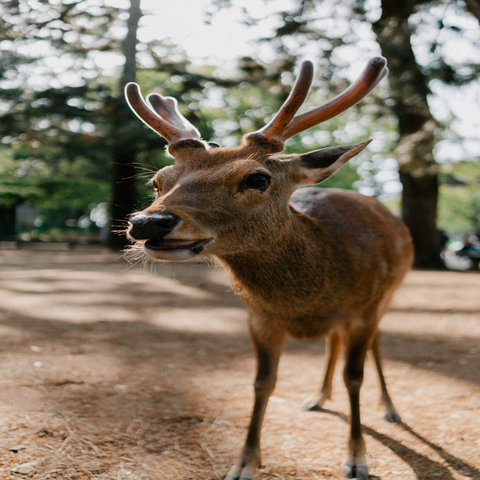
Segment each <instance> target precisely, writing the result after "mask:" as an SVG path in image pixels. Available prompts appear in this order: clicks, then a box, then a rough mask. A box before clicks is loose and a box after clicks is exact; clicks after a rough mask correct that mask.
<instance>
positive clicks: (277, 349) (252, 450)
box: [225, 315, 285, 480]
mask: <svg viewBox="0 0 480 480" xmlns="http://www.w3.org/2000/svg"><path fill="white" fill-rule="evenodd" d="M249 327H250V335H251V338H252V342H253V345H254V347H255V353H256V358H257V376H256V378H255V384H254V386H255V403H254V406H253V413H252V418H251V420H250V426H249V429H248V434H247V439H246V441H245V446H244V447H243V450H242V454H241V455H240V458H239V459H238V461H237V463H236V464H235V465H234V466H233V467H232V469H231V470H230V472H229V473H228V475H227V476H226V477H225V480H253V478H254V476H255V472H256V471H257V468H258V467H259V466H260V460H261V458H260V432H261V429H262V423H263V417H264V415H265V410H266V409H267V403H268V399H269V397H270V395H271V394H272V392H273V390H274V388H275V384H276V382H277V369H278V361H279V359H280V354H281V352H282V348H283V344H284V341H285V332H284V331H279V330H277V329H275V328H272V327H271V326H270V325H268V324H266V323H264V322H262V321H261V320H260V319H259V318H257V317H255V316H253V315H252V316H251V317H250V319H249Z"/></svg>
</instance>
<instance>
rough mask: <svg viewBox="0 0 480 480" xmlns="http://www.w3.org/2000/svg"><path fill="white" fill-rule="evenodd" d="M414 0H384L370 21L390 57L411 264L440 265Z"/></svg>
mask: <svg viewBox="0 0 480 480" xmlns="http://www.w3.org/2000/svg"><path fill="white" fill-rule="evenodd" d="M415 3H419V2H415V1H413V0H410V1H408V0H407V1H398V0H382V16H381V18H380V19H379V20H378V21H377V22H376V23H375V24H374V25H373V29H374V32H375V34H376V36H377V41H378V43H379V44H380V47H381V49H382V54H383V55H384V56H385V58H386V59H387V61H388V67H389V70H390V74H389V82H390V90H391V98H392V100H393V101H394V105H393V107H392V110H393V113H394V114H395V115H396V117H397V119H398V129H399V134H400V139H399V144H398V147H397V149H396V156H397V159H398V162H399V173H400V181H401V182H402V185H403V194H402V209H403V220H404V222H405V224H406V225H407V227H408V228H409V229H410V232H411V234H412V238H413V243H414V246H415V260H414V265H415V266H417V267H422V268H439V267H443V263H442V261H441V259H440V251H439V245H438V240H437V238H438V237H437V229H436V215H437V196H438V165H437V163H436V162H435V159H434V156H433V148H434V146H435V139H434V135H433V133H434V129H435V125H436V124H435V120H434V118H433V116H432V114H431V112H430V109H429V106H428V102H427V95H428V93H429V87H428V79H427V78H426V77H425V75H424V74H423V73H422V70H421V68H420V67H419V65H418V64H417V62H416V59H415V54H414V52H413V48H412V44H411V36H412V33H413V30H412V27H411V26H410V25H409V23H408V19H409V17H410V15H411V14H412V13H413V7H414V4H415Z"/></svg>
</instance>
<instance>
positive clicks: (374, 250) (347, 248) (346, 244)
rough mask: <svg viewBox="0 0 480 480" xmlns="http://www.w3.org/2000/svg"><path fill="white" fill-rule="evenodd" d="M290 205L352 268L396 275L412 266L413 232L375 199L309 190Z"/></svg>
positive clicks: (302, 191)
mask: <svg viewBox="0 0 480 480" xmlns="http://www.w3.org/2000/svg"><path fill="white" fill-rule="evenodd" d="M290 204H291V206H293V207H294V208H295V209H296V210H297V211H299V212H301V213H303V214H305V215H307V216H308V217H309V219H310V220H312V221H313V222H314V224H316V225H317V226H318V229H319V230H318V234H319V235H322V236H323V238H318V240H317V241H318V242H319V243H320V244H323V245H324V246H327V245H328V246H329V247H330V248H332V249H333V251H334V253H335V257H336V258H337V261H341V258H342V257H344V258H345V259H348V260H349V261H350V268H351V269H353V270H355V268H356V266H357V265H359V266H360V268H362V269H363V270H365V269H366V270H369V269H370V268H372V267H374V268H375V269H376V270H380V271H383V270H388V271H390V272H392V273H393V272H395V271H396V270H408V268H409V267H410V264H411V261H412V253H413V247H412V241H411V237H410V233H409V232H408V229H407V227H406V226H405V224H404V223H403V222H402V221H401V220H400V219H398V218H397V217H395V216H394V215H393V214H392V213H391V212H390V211H389V210H388V209H387V208H386V207H385V206H383V205H382V204H381V203H380V202H379V201H378V200H377V199H376V198H374V197H366V196H364V195H361V194H359V193H357V192H354V191H351V190H340V189H323V188H316V187H310V188H302V189H299V190H297V191H296V192H295V193H294V194H293V195H292V197H291V202H290ZM327 237H328V238H327ZM352 273H353V272H352ZM402 276H403V275H402Z"/></svg>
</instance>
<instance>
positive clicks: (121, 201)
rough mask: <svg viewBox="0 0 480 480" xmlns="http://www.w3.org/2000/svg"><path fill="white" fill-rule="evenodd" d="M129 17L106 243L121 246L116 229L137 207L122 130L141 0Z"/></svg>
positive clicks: (131, 156) (131, 151) (130, 153)
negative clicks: (109, 222) (125, 93)
mask: <svg viewBox="0 0 480 480" xmlns="http://www.w3.org/2000/svg"><path fill="white" fill-rule="evenodd" d="M129 14H130V17H129V20H128V32H127V36H126V37H125V40H124V42H123V48H122V51H123V54H124V56H125V66H124V69H123V75H122V78H121V81H120V92H121V98H120V99H119V101H118V103H117V105H116V106H115V107H114V110H115V111H114V124H115V125H116V128H115V129H114V132H113V138H114V141H115V145H114V147H113V158H114V160H113V165H112V182H113V192H112V197H113V199H112V206H111V209H110V210H111V217H112V223H111V225H112V229H111V233H110V237H109V240H108V244H109V246H110V247H112V248H123V247H124V246H125V244H126V239H125V236H124V235H123V234H121V233H120V234H119V233H118V232H119V231H120V232H121V231H122V230H124V228H125V226H126V219H127V217H128V215H129V214H131V213H132V212H133V211H134V210H135V207H136V201H137V192H136V189H135V178H136V169H135V165H134V160H135V154H136V151H135V148H133V147H132V144H131V142H128V143H126V142H125V140H124V136H123V135H122V130H123V128H124V125H125V124H126V123H128V122H126V118H128V117H127V115H128V113H129V112H128V107H127V104H126V101H125V100H124V99H123V91H124V88H125V85H126V84H127V83H128V82H133V81H135V76H136V70H137V68H136V59H135V53H136V46H137V30H138V22H139V21H140V18H141V16H142V12H141V10H140V0H130V9H129Z"/></svg>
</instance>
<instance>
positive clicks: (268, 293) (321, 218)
mask: <svg viewBox="0 0 480 480" xmlns="http://www.w3.org/2000/svg"><path fill="white" fill-rule="evenodd" d="M363 146H364V144H361V146H360V147H359V146H358V145H354V146H349V147H346V148H343V149H336V151H337V153H336V160H335V159H333V161H332V162H330V161H328V162H325V158H329V155H330V154H329V153H327V154H322V155H319V162H318V163H319V164H320V165H316V162H315V155H314V154H312V153H310V154H308V159H307V161H305V159H304V158H303V157H302V156H281V157H274V156H271V155H265V154H263V153H261V154H258V153H257V154H255V152H252V151H251V149H250V148H248V147H245V146H242V147H239V148H238V149H221V148H218V149H212V150H208V149H205V148H194V149H193V150H192V149H191V148H190V147H189V146H187V147H186V151H184V152H183V155H181V161H179V163H178V164H177V165H174V166H171V167H166V168H164V169H162V170H160V171H159V172H158V173H157V174H156V175H155V182H156V184H157V185H158V188H159V193H158V197H157V199H156V200H155V201H154V202H153V203H152V205H151V206H150V207H148V208H147V209H145V210H144V211H143V212H140V213H138V214H137V215H140V216H141V217H142V218H144V217H145V216H146V217H148V218H153V219H154V218H155V215H159V214H162V213H164V212H168V213H169V214H173V215H175V216H178V218H180V219H181V221H180V222H179V224H178V225H177V226H176V227H175V228H174V229H173V231H172V232H171V233H168V234H167V235H165V237H164V239H165V240H176V239H177V240H185V239H191V240H200V239H212V240H211V241H209V243H207V244H206V245H205V246H204V248H203V251H202V252H201V253H202V254H208V255H214V256H215V257H216V258H218V259H219V261H220V262H221V263H222V264H223V265H224V266H225V268H226V269H227V270H228V271H229V272H230V276H231V279H232V284H233V287H234V289H235V290H236V291H237V292H238V293H239V295H241V297H242V298H243V300H244V302H245V304H246V305H247V308H248V311H249V328H250V332H251V336H252V341H253V343H254V346H255V348H256V354H257V361H258V371H257V380H256V382H255V389H256V402H255V408H254V414H253V416H252V422H251V426H250V429H249V434H248V436H247V442H246V445H245V448H244V451H243V453H242V455H241V457H240V460H239V461H238V462H237V464H236V465H235V466H234V467H233V468H232V470H231V472H230V473H229V475H228V476H227V478H229V479H238V478H240V477H241V478H242V479H249V478H253V476H254V474H255V470H256V468H257V467H258V465H259V463H260V446H259V445H260V429H261V423H262V419H263V414H264V411H265V408H266V405H267V401H268V397H269V395H270V394H271V392H272V391H273V388H274V385H275V379H276V369H277V364H278V359H279V356H280V353H281V349H282V346H283V342H284V339H285V335H287V334H289V335H292V336H294V337H299V338H301V337H308V338H310V337H320V336H324V335H331V343H332V347H331V350H332V355H331V358H330V360H329V365H330V367H329V369H327V372H326V376H325V383H324V386H323V388H322V390H321V392H320V393H319V394H318V395H317V396H316V397H315V399H313V400H312V401H311V402H310V404H309V406H308V408H309V409H310V410H316V409H319V408H321V406H322V404H323V402H324V401H325V400H327V399H328V398H329V397H330V392H331V377H332V375H333V369H334V367H335V362H336V358H337V356H338V351H339V348H340V347H339V345H340V343H339V342H340V341H342V342H343V344H344V346H345V351H346V358H347V361H346V367H345V371H344V377H345V382H346V385H347V388H348V390H349V394H350V396H351V402H352V412H351V418H352V432H351V436H350V440H349V447H348V449H349V456H348V458H347V460H346V462H345V465H346V466H345V471H346V474H347V476H351V475H356V476H357V477H358V478H366V471H367V470H366V468H367V467H366V460H365V455H364V453H365V452H364V450H365V449H364V443H363V439H362V437H361V430H360V415H359V402H358V395H359V390H360V386H361V382H362V378H363V363H364V360H365V356H366V354H367V351H368V350H369V348H371V347H372V353H373V355H374V359H375V361H376V364H377V368H378V371H379V375H380V379H381V385H382V398H383V401H384V404H385V407H386V409H387V415H390V417H391V418H393V419H394V420H395V419H397V420H398V414H397V413H396V410H395V408H394V407H393V404H392V403H391V400H390V397H389V396H388V393H387V391H386V387H385V385H384V383H385V382H384V380H383V374H382V371H381V365H380V356H379V349H378V330H377V324H378V322H379V320H380V318H381V316H382V315H383V313H384V311H385V309H386V307H387V305H388V301H389V300H390V298H391V295H392V293H393V291H394V289H395V288H396V287H397V286H398V284H399V283H400V281H401V279H402V278H403V276H404V275H405V273H406V272H407V270H408V269H409V268H410V265H411V261H412V255H413V254H412V244H411V240H410V236H409V234H408V231H407V229H406V227H405V226H404V225H403V223H402V222H401V221H400V220H398V219H396V218H395V217H394V216H393V215H391V214H390V212H389V211H388V210H387V209H386V208H385V207H384V206H382V205H381V204H380V203H379V202H378V201H377V200H376V199H374V198H369V197H364V196H362V195H360V194H358V193H355V192H350V191H342V190H334V189H329V190H324V189H319V188H305V189H300V190H297V191H296V192H295V193H293V192H294V191H295V189H296V188H297V187H298V186H299V184H308V183H314V182H316V181H317V180H318V178H322V179H323V175H324V173H323V172H325V171H328V172H329V174H330V173H331V172H330V170H332V171H335V169H337V168H338V164H343V163H344V162H345V161H346V159H345V155H347V156H348V155H350V156H351V152H356V151H358V150H359V149H361V148H363ZM332 151H333V153H335V151H334V150H333V149H332ZM345 152H346V153H345ZM330 163H332V165H329V164H330ZM259 173H260V174H265V175H268V176H270V177H271V184H270V185H269V187H268V188H267V189H266V190H265V191H259V190H257V189H251V188H245V187H244V186H243V187H242V185H244V181H245V180H244V179H245V178H247V177H248V176H249V175H252V174H259ZM292 193H293V195H292ZM290 197H291V201H290ZM289 201H290V204H289ZM133 219H135V216H134V217H133ZM132 221H134V220H132ZM131 237H132V238H133V239H136V237H135V232H134V231H131ZM146 252H147V253H148V254H149V255H150V256H152V257H153V258H156V259H164V260H184V259H185V258H184V257H183V256H179V255H180V253H181V255H184V253H185V252H184V251H183V250H180V251H177V250H167V251H165V250H149V249H148V248H146ZM194 257H195V254H190V253H189V254H188V258H187V259H189V258H194ZM373 347H375V348H373Z"/></svg>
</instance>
